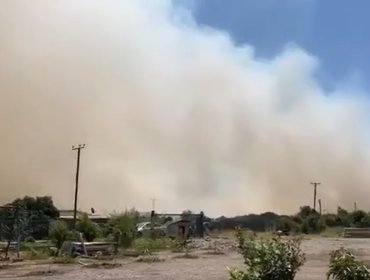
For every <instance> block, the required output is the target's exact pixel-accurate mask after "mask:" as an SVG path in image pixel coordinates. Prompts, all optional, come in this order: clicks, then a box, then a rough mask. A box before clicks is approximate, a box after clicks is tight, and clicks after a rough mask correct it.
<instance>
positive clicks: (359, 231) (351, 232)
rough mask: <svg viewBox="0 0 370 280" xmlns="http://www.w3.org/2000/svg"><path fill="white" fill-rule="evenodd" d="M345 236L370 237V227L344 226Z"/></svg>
mask: <svg viewBox="0 0 370 280" xmlns="http://www.w3.org/2000/svg"><path fill="white" fill-rule="evenodd" d="M343 237H344V238H370V228H344V231H343Z"/></svg>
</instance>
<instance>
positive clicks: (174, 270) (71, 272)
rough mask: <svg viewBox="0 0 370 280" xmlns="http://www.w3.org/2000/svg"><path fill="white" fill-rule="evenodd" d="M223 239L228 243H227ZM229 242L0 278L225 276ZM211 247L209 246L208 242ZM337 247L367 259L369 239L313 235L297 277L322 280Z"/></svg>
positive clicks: (232, 260) (30, 266)
mask: <svg viewBox="0 0 370 280" xmlns="http://www.w3.org/2000/svg"><path fill="white" fill-rule="evenodd" d="M227 242H228V243H229V244H227ZM231 242H232V241H230V240H229V241H223V242H219V244H218V245H217V246H219V247H221V249H222V250H223V251H224V254H217V255H216V254H214V250H213V249H212V250H211V249H210V245H206V246H208V250H207V248H206V247H205V246H203V248H201V246H200V247H198V248H199V249H198V250H196V251H195V252H194V253H192V254H196V255H197V256H198V257H197V258H179V255H178V254H173V253H161V254H160V255H159V257H160V258H161V259H163V261H162V262H155V263H140V262H137V261H136V260H134V259H124V260H120V261H116V262H117V263H119V264H120V266H119V267H115V268H89V267H85V266H83V265H80V264H76V265H56V264H45V263H44V264H43V263H40V262H28V263H21V264H16V265H14V266H12V267H11V268H9V267H8V268H7V267H3V268H2V269H0V278H1V279H19V278H20V277H21V278H23V279H26V280H33V279H35V280H36V279H41V280H44V279H55V280H67V279H68V280H77V279H84V280H93V279H105V280H121V279H122V280H123V279H127V280H131V279H132V280H133V279H143V280H170V279H176V280H182V279H183V280H185V279H194V280H196V279H199V280H200V279H202V280H204V279H214V280H221V279H223V280H224V279H228V274H227V270H226V267H238V266H241V265H242V259H241V257H240V256H239V255H238V254H237V253H236V252H235V250H233V249H232V248H231V246H229V245H230V243H231ZM212 246H213V245H212ZM341 246H344V247H347V248H351V249H352V250H353V251H354V252H355V254H356V255H357V256H358V257H359V258H361V259H363V260H365V261H369V262H370V239H342V238H335V239H332V238H314V239H311V240H305V241H304V242H303V244H302V247H303V250H304V251H305V253H306V257H307V262H306V264H305V265H304V267H303V268H302V269H301V271H300V272H299V274H298V275H297V279H298V280H324V279H326V276H325V273H326V271H327V264H328V259H329V252H330V251H332V250H334V249H337V248H339V247H341Z"/></svg>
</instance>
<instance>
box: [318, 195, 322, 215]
mask: <svg viewBox="0 0 370 280" xmlns="http://www.w3.org/2000/svg"><path fill="white" fill-rule="evenodd" d="M318 201H319V211H320V216H321V213H322V212H321V199H320V198H319V200H318Z"/></svg>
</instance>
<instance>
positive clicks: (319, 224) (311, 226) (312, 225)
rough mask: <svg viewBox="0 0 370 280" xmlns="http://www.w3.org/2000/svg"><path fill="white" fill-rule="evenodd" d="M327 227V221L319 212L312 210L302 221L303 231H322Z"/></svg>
mask: <svg viewBox="0 0 370 280" xmlns="http://www.w3.org/2000/svg"><path fill="white" fill-rule="evenodd" d="M325 228H326V225H325V221H324V220H323V219H322V218H321V217H320V215H319V214H318V213H317V212H312V213H311V214H310V215H308V216H307V217H305V218H304V219H303V222H302V226H301V230H302V232H303V233H306V234H308V233H320V232H322V231H323V230H324V229H325Z"/></svg>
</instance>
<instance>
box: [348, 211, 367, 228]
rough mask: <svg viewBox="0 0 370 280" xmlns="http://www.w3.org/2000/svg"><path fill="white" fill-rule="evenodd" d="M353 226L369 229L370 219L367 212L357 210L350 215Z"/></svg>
mask: <svg viewBox="0 0 370 280" xmlns="http://www.w3.org/2000/svg"><path fill="white" fill-rule="evenodd" d="M350 220H351V226H353V227H368V226H369V225H370V218H369V216H368V214H367V213H366V212H365V211H362V210H356V211H353V212H352V213H351V214H350Z"/></svg>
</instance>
